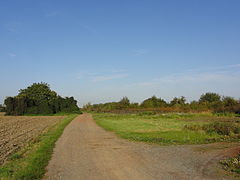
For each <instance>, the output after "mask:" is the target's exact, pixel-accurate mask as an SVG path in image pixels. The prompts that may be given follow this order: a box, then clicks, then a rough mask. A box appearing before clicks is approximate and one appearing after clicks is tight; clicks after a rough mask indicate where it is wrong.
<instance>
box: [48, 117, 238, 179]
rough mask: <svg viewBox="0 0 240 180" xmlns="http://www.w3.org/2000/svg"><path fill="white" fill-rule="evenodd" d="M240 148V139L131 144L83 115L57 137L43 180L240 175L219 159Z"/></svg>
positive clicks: (224, 176)
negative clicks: (227, 171)
mask: <svg viewBox="0 0 240 180" xmlns="http://www.w3.org/2000/svg"><path fill="white" fill-rule="evenodd" d="M239 150H240V148H239V144H237V143H215V144H209V145H181V146H180V145H179V146H159V145H149V144H145V143H136V142H130V141H127V140H124V139H121V138H118V137H117V136H116V135H114V134H113V133H111V132H107V131H105V130H103V129H102V128H100V127H99V126H97V125H96V123H95V121H94V120H93V119H92V116H91V115H89V114H83V115H80V116H78V117H77V118H76V119H74V120H73V121H72V122H71V123H70V124H69V125H68V126H67V127H66V129H65V130H64V133H63V135H62V136H61V137H60V139H59V140H58V141H57V143H56V147H55V149H54V154H53V156H52V160H51V161H50V163H49V165H48V167H47V173H46V175H45V177H44V179H50V180H61V179H63V180H81V179H82V180H115V179H116V180H117V179H119V180H128V179H129V180H130V179H131V180H145V179H146V180H151V179H163V180H165V179H166V180H171V179H173V180H175V179H183V180H185V179H186V180H188V179H189V180H204V179H217V180H221V179H237V178H234V177H233V176H227V175H225V174H224V171H223V170H221V168H219V167H218V164H217V162H218V160H219V159H222V158H223V157H225V156H226V155H229V154H234V153H236V152H237V151H239Z"/></svg>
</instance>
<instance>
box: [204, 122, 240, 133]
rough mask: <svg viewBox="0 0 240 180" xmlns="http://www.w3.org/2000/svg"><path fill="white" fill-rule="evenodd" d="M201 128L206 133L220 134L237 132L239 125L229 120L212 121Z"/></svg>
mask: <svg viewBox="0 0 240 180" xmlns="http://www.w3.org/2000/svg"><path fill="white" fill-rule="evenodd" d="M203 130H205V131H206V132H208V133H214V132H216V133H218V134H220V135H228V136H229V135H231V134H239V133H240V126H239V125H237V124H235V123H231V122H227V123H226V122H224V123H223V122H214V123H211V124H206V125H204V126H203Z"/></svg>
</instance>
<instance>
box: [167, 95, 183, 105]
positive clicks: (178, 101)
mask: <svg viewBox="0 0 240 180" xmlns="http://www.w3.org/2000/svg"><path fill="white" fill-rule="evenodd" d="M185 104H186V98H185V97H184V96H181V97H180V98H177V97H175V98H173V100H172V101H171V102H170V105H171V106H175V105H185Z"/></svg>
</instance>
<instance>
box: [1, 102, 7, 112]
mask: <svg viewBox="0 0 240 180" xmlns="http://www.w3.org/2000/svg"><path fill="white" fill-rule="evenodd" d="M5 111H6V107H5V106H4V105H2V104H0V112H5Z"/></svg>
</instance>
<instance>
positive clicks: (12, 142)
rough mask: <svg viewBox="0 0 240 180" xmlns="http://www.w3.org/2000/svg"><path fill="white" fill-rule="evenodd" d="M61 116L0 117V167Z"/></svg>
mask: <svg viewBox="0 0 240 180" xmlns="http://www.w3.org/2000/svg"><path fill="white" fill-rule="evenodd" d="M63 118H64V117H63V116H61V117H59V116H2V115H0V165H2V164H3V163H4V162H5V161H6V159H7V158H8V157H9V156H10V155H11V154H12V153H14V152H16V151H17V150H19V149H20V148H21V147H23V146H24V145H26V144H27V143H28V142H31V141H33V140H34V139H36V137H38V136H39V135H40V134H41V133H42V132H43V131H44V130H46V129H47V128H48V127H50V126H52V125H54V124H56V123H57V122H59V121H60V120H62V119H63Z"/></svg>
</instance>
